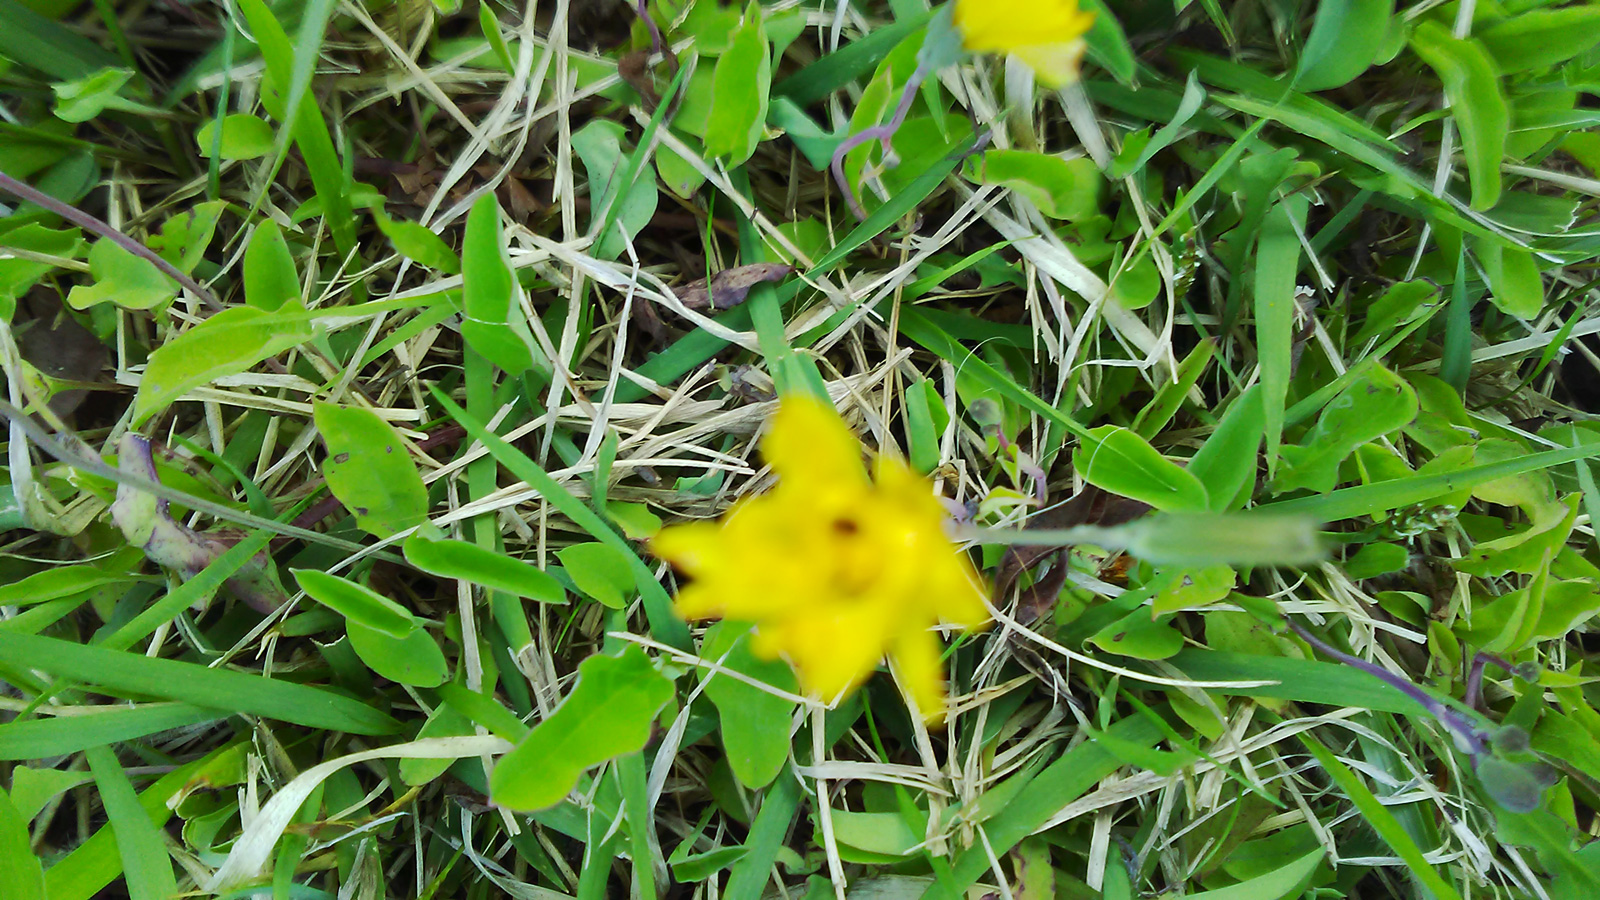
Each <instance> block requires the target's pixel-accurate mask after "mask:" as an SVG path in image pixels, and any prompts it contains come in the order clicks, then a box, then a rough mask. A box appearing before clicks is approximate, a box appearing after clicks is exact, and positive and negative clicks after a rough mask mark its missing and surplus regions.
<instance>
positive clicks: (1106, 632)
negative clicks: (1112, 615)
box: [1089, 609, 1184, 659]
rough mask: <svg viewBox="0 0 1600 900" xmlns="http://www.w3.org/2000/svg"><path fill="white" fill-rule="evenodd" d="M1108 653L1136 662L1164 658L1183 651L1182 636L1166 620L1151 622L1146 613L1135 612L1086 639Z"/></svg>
mask: <svg viewBox="0 0 1600 900" xmlns="http://www.w3.org/2000/svg"><path fill="white" fill-rule="evenodd" d="M1089 643H1091V644H1094V645H1095V646H1096V647H1099V648H1100V649H1101V650H1104V651H1105V652H1107V653H1115V654H1118V655H1119V656H1131V657H1133V658H1135V659H1167V658H1169V657H1171V656H1173V655H1174V654H1176V653H1177V652H1178V651H1179V650H1182V649H1183V645H1184V639H1183V633H1182V632H1180V631H1178V629H1176V628H1174V627H1172V624H1171V623H1170V622H1168V621H1167V620H1165V619H1156V620H1152V619H1151V618H1150V612H1149V610H1144V609H1136V610H1134V611H1133V612H1131V613H1129V614H1128V615H1126V616H1124V617H1123V618H1122V619H1120V620H1118V621H1116V622H1112V623H1111V624H1110V625H1107V626H1106V627H1105V628H1102V629H1100V631H1099V632H1097V633H1096V634H1094V635H1093V636H1092V637H1090V638H1089Z"/></svg>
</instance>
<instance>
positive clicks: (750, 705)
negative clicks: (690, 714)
mask: <svg viewBox="0 0 1600 900" xmlns="http://www.w3.org/2000/svg"><path fill="white" fill-rule="evenodd" d="M749 633H750V629H749V628H748V627H744V626H737V625H729V624H728V623H726V622H719V623H717V624H716V625H713V626H712V627H711V630H710V631H708V632H706V639H705V642H704V643H702V644H701V645H700V655H701V657H702V658H704V659H708V660H712V661H714V662H718V663H720V664H721V665H722V666H724V667H725V668H728V669H731V670H732V671H735V672H738V673H739V674H741V675H748V676H750V677H751V678H753V679H755V680H756V681H761V682H766V683H767V684H770V685H772V686H774V687H777V688H781V689H782V690H786V691H789V692H791V693H792V692H793V691H794V690H795V680H794V672H793V671H791V670H790V668H789V666H788V665H787V664H785V663H783V662H779V661H777V660H765V659H758V658H757V657H756V655H755V654H754V653H752V652H751V651H750V641H749V638H748V635H749ZM704 680H705V686H706V687H705V691H706V697H707V698H708V699H710V700H711V702H712V704H713V705H714V706H716V708H717V713H718V716H719V717H720V718H721V720H722V728H721V732H722V746H723V748H724V749H725V750H726V751H727V754H728V767H729V768H730V769H732V770H733V775H734V777H735V778H737V779H739V783H740V784H743V785H744V786H745V787H747V788H750V789H752V790H755V789H758V788H763V787H766V786H767V785H768V784H770V783H771V782H772V779H774V778H776V777H778V772H780V771H782V769H783V764H784V763H785V762H787V761H788V760H789V722H790V720H791V719H792V718H793V717H794V710H795V706H796V704H795V703H793V702H792V701H789V700H785V699H784V698H782V697H779V696H776V695H774V694H772V693H771V692H769V691H764V690H762V689H761V688H758V687H756V686H755V685H753V684H747V683H745V682H743V681H740V680H738V679H737V678H730V677H728V676H727V675H722V674H717V673H713V672H707V673H705V675H704Z"/></svg>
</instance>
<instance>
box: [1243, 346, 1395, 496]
mask: <svg viewBox="0 0 1600 900" xmlns="http://www.w3.org/2000/svg"><path fill="white" fill-rule="evenodd" d="M1417 409H1418V407H1417V393H1416V391H1414V390H1412V388H1411V385H1409V384H1407V383H1406V381H1405V380H1404V379H1402V378H1401V377H1400V376H1398V375H1396V374H1394V373H1393V372H1391V371H1389V370H1388V369H1385V368H1383V367H1382V366H1372V367H1370V368H1368V369H1366V370H1365V371H1364V372H1363V373H1362V374H1361V376H1360V377H1358V378H1357V379H1356V380H1355V381H1353V382H1351V384H1350V385H1349V386H1348V387H1346V388H1345V389H1344V390H1343V391H1340V392H1339V394H1338V396H1336V397H1334V398H1333V400H1332V401H1330V402H1329V403H1328V405H1327V406H1326V407H1325V408H1324V409H1323V411H1322V416H1321V417H1320V418H1319V419H1318V420H1317V424H1316V426H1315V427H1313V428H1312V429H1311V430H1310V431H1309V432H1307V433H1306V435H1305V436H1304V437H1302V438H1301V439H1300V442H1299V443H1298V444H1295V445H1289V444H1285V445H1284V446H1283V448H1282V449H1281V450H1280V451H1279V466H1278V475H1277V477H1276V478H1275V479H1273V490H1274V491H1275V492H1276V493H1280V494H1281V493H1287V492H1289V491H1296V490H1312V491H1317V492H1318V493H1326V492H1327V491H1331V490H1333V488H1334V486H1335V485H1336V484H1338V482H1339V464H1340V463H1342V462H1344V461H1345V459H1346V458H1347V457H1349V456H1350V454H1352V453H1354V452H1355V450H1356V448H1357V447H1359V446H1361V445H1362V444H1365V443H1367V442H1368V441H1373V440H1377V439H1378V438H1380V437H1383V436H1384V435H1386V434H1389V433H1390V432H1393V431H1398V430H1399V429H1401V428H1404V427H1405V426H1406V425H1409V424H1411V421H1412V420H1413V419H1415V418H1416V417H1417Z"/></svg>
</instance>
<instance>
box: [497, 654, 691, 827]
mask: <svg viewBox="0 0 1600 900" xmlns="http://www.w3.org/2000/svg"><path fill="white" fill-rule="evenodd" d="M671 699H672V681H671V680H670V679H668V678H667V677H666V676H665V675H662V674H661V673H660V672H658V671H656V668H655V666H654V665H652V664H651V662H650V658H649V657H647V656H645V653H644V651H643V650H641V649H640V648H639V647H638V646H637V645H632V644H630V645H629V646H628V647H627V649H625V650H624V651H623V652H622V655H621V656H591V657H589V658H588V659H586V660H584V661H583V663H582V665H580V666H579V667H578V685H577V687H575V688H574V689H573V691H572V693H571V694H570V695H569V696H568V697H567V699H566V700H565V701H564V702H563V703H562V704H561V706H560V707H559V708H558V709H557V710H556V711H555V712H554V713H553V714H551V716H550V718H548V719H545V720H544V721H543V722H540V723H539V724H538V725H537V726H536V727H535V728H534V729H533V730H532V731H530V732H528V735H527V737H525V738H523V739H522V741H521V742H520V743H518V744H517V746H516V747H515V748H513V749H512V750H511V752H510V753H507V754H506V755H505V756H504V757H502V758H501V760H500V763H499V764H498V765H497V766H495V769H494V773H493V774H492V775H491V776H490V777H489V796H490V798H491V799H492V800H493V801H494V802H495V803H497V804H499V805H501V806H505V807H507V808H509V809H514V810H519V811H530V810H538V809H547V808H549V807H551V806H554V805H555V804H557V803H559V802H561V800H562V798H564V797H566V796H567V794H568V793H570V792H571V791H572V789H573V787H575V786H576V785H577V783H578V776H579V775H582V774H583V771H584V770H585V769H588V768H589V767H591V766H595V765H598V764H600V763H602V762H604V761H606V760H608V759H611V758H613V757H616V756H621V755H622V754H624V753H636V752H638V751H639V750H641V749H643V748H644V745H645V742H646V741H648V740H649V738H650V724H651V723H652V722H653V721H655V717H656V713H657V712H659V711H660V710H661V708H662V707H663V706H666V705H667V702H668V701H669V700H671Z"/></svg>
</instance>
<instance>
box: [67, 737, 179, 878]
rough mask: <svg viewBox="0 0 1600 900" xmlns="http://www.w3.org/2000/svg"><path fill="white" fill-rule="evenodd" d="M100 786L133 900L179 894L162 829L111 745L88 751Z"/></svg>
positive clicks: (90, 764)
mask: <svg viewBox="0 0 1600 900" xmlns="http://www.w3.org/2000/svg"><path fill="white" fill-rule="evenodd" d="M84 757H85V758H86V759H87V760H88V761H89V768H90V770H92V771H93V772H94V780H95V784H96V785H97V786H98V787H99V789H100V802H101V803H102V804H104V805H105V810H106V818H108V819H110V820H111V827H112V828H113V829H114V830H115V833H116V836H117V852H118V854H120V855H121V856H122V871H123V875H124V876H125V877H126V879H127V885H128V896H129V897H130V898H131V900H170V898H172V897H176V896H177V894H178V881H177V879H176V878H175V877H173V874H172V860H171V858H169V857H168V856H167V847H166V844H165V843H163V842H162V838H161V832H160V831H159V830H158V829H157V828H156V826H155V823H154V822H151V821H150V816H149V814H147V813H146V812H145V811H144V808H143V807H142V806H140V804H139V795H138V794H135V793H134V791H133V784H132V783H130V782H129V781H128V774H127V773H126V772H124V771H123V770H122V765H121V764H120V763H118V762H117V757H116V754H114V753H113V752H112V751H111V748H110V747H91V748H90V749H89V750H87V751H86V752H85V753H84Z"/></svg>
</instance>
